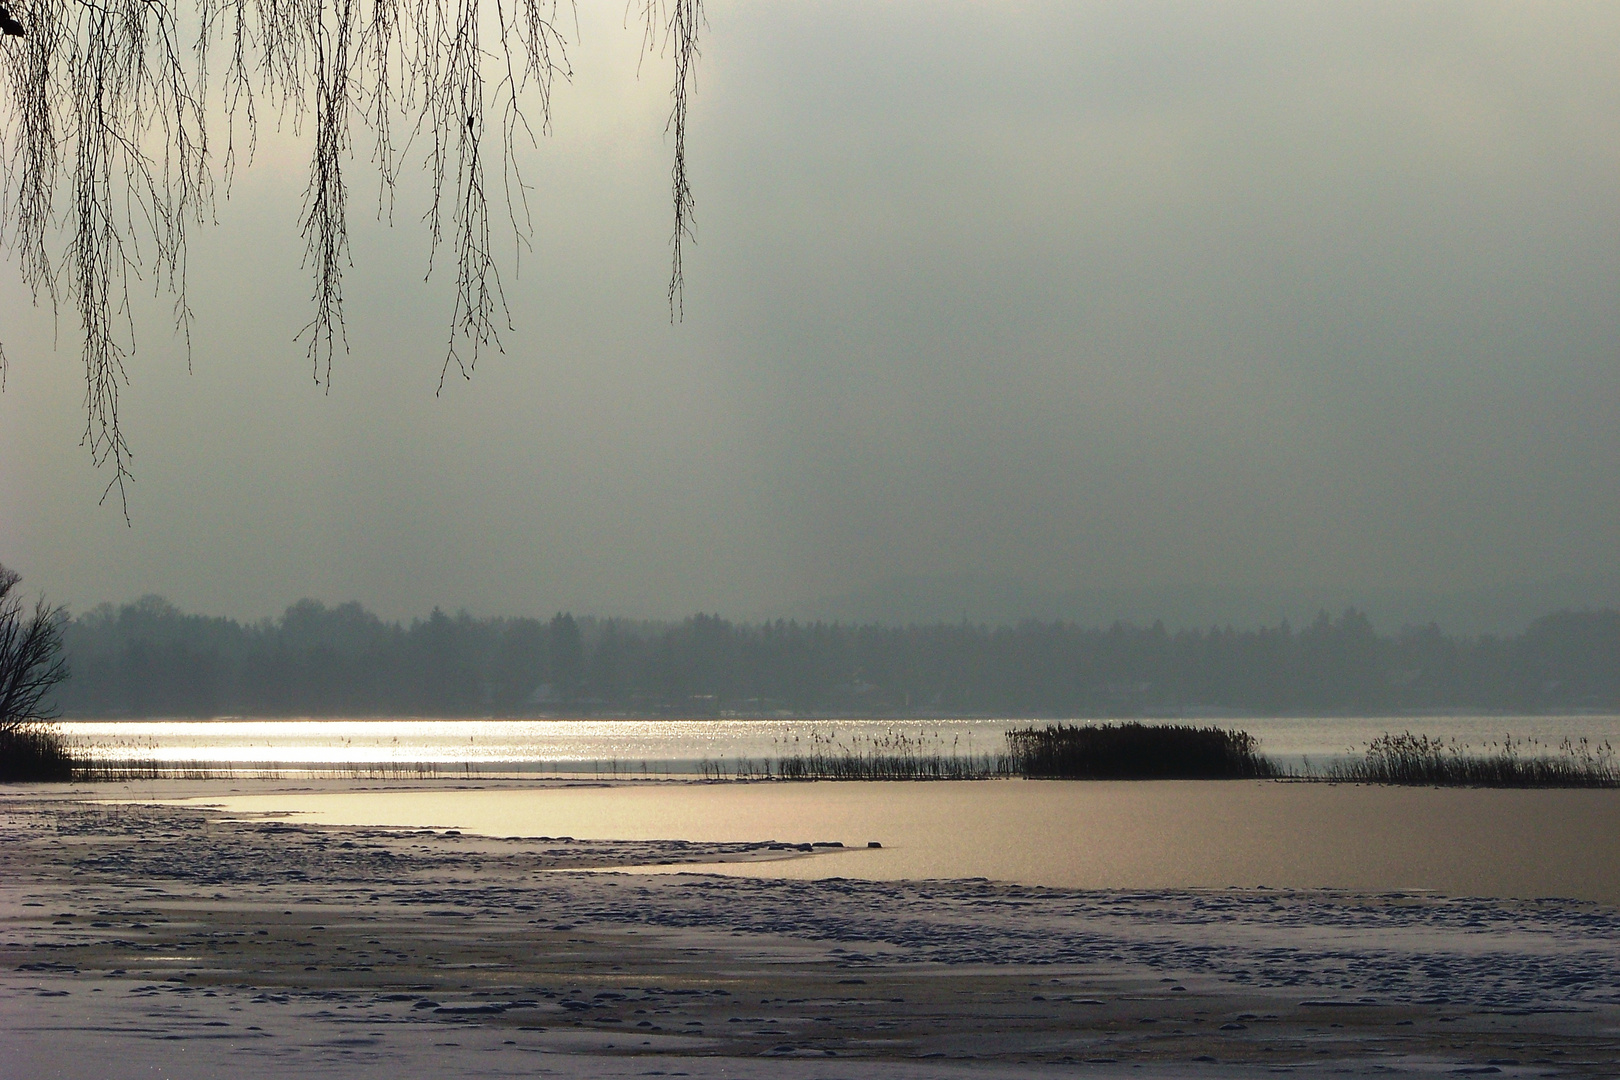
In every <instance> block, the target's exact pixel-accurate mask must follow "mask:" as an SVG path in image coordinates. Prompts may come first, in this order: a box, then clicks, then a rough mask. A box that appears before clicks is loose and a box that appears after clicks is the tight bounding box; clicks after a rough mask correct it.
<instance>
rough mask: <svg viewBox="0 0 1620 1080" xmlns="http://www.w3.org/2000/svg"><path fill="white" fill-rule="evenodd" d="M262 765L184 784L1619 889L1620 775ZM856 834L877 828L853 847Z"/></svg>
mask: <svg viewBox="0 0 1620 1080" xmlns="http://www.w3.org/2000/svg"><path fill="white" fill-rule="evenodd" d="M264 783H265V782H263V781H256V782H247V783H245V784H241V785H233V786H236V787H237V788H238V790H237V791H235V792H232V791H231V790H230V789H229V788H228V787H225V786H224V785H221V787H222V788H224V790H221V791H219V792H218V794H214V793H210V794H208V795H206V796H203V797H200V798H192V799H189V800H185V801H186V802H188V803H190V804H192V805H207V806H215V807H219V808H222V809H225V810H227V811H230V812H232V813H239V814H277V815H292V816H293V817H294V818H296V819H297V820H302V821H309V822H315V823H324V824H330V825H364V826H388V827H401V828H406V827H408V828H425V827H426V828H440V829H443V828H456V829H460V830H463V831H465V832H468V833H479V834H484V835H488V836H502V837H513V836H526V837H541V836H545V837H556V836H567V837H573V838H577V839H580V840H586V839H621V840H688V841H694V842H711V841H764V840H780V841H783V842H788V843H815V842H817V841H838V842H841V843H843V844H845V845H846V849H845V850H843V851H839V852H835V853H832V854H818V855H814V856H810V857H805V858H798V859H791V860H785V861H774V862H766V863H730V864H724V863H722V864H711V865H708V866H705V867H703V868H702V869H705V870H711V871H712V872H719V873H730V874H746V875H750V876H769V877H789V878H827V877H851V878H871V879H917V878H968V877H986V878H991V879H994V880H1000V881H1013V882H1021V883H1023V884H1026V885H1044V886H1061V887H1070V888H1087V889H1166V888H1217V889H1218V888H1227V887H1242V888H1253V887H1257V886H1263V887H1268V888H1275V889H1315V888H1330V889H1350V890H1357V891H1372V892H1390V891H1397V890H1398V891H1411V890H1433V891H1437V892H1440V893H1445V894H1450V895H1457V896H1493V897H1527V898H1530V897H1574V898H1578V899H1584V900H1594V901H1599V902H1602V903H1608V904H1615V903H1620V791H1613V790H1603V791H1590V790H1588V791H1547V790H1538V791H1526V790H1501V789H1491V790H1482V789H1457V788H1448V789H1435V788H1395V787H1368V786H1363V785H1352V784H1323V783H1300V782H1277V781H1138V782H1106V781H1090V782H1086V781H1039V780H987V781H960V782H942V783H831V782H824V783H780V782H776V783H717V784H706V783H693V782H670V781H664V782H658V781H652V782H645V781H630V782H618V783H583V782H575V783H562V782H559V781H555V780H553V781H544V782H532V781H531V782H527V783H525V782H522V781H504V782H496V783H486V784H481V785H480V784H462V783H460V782H445V781H441V782H438V783H437V784H430V785H410V786H409V787H407V788H401V787H399V786H394V785H383V786H377V787H373V788H372V789H371V790H353V785H352V784H351V785H345V784H334V783H331V782H326V783H321V782H314V783H311V784H310V785H308V786H305V787H303V788H301V789H295V788H293V787H291V786H290V785H286V784H282V785H274V786H277V787H279V788H280V790H275V791H268V790H265V786H264ZM137 787H138V785H137ZM256 791H257V792H261V793H255V792H256ZM871 841H877V842H879V843H881V844H882V848H881V849H869V848H867V847H866V846H865V845H866V844H868V843H869V842H871ZM681 869H685V870H691V869H694V868H693V867H691V866H687V867H684V868H681Z"/></svg>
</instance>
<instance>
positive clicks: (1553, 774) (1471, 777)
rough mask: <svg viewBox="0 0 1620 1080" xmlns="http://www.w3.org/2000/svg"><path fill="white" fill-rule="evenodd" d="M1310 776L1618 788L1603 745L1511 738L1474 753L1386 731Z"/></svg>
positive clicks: (1616, 771) (1618, 769)
mask: <svg viewBox="0 0 1620 1080" xmlns="http://www.w3.org/2000/svg"><path fill="white" fill-rule="evenodd" d="M1312 775H1313V776H1314V777H1317V778H1321V779H1326V780H1341V781H1352V782H1356V783H1367V784H1421V785H1431V786H1456V787H1524V788H1604V787H1620V766H1617V764H1616V761H1615V755H1614V749H1613V747H1611V746H1610V745H1609V744H1608V743H1606V742H1605V743H1601V744H1598V745H1593V744H1592V743H1591V742H1589V741H1588V740H1586V739H1578V740H1574V741H1571V740H1569V739H1565V740H1564V741H1563V742H1561V743H1559V744H1558V746H1557V747H1556V748H1548V747H1546V746H1543V745H1542V744H1540V743H1538V742H1535V741H1534V740H1529V741H1523V740H1521V741H1515V740H1514V739H1513V738H1512V737H1511V736H1509V737H1507V738H1505V739H1504V740H1503V741H1502V742H1501V743H1491V744H1488V745H1487V746H1486V748H1485V750H1484V752H1482V753H1481V752H1475V751H1474V750H1473V749H1472V748H1470V747H1468V746H1464V745H1461V744H1459V743H1457V742H1455V741H1450V740H1444V739H1433V738H1430V737H1429V736H1427V735H1414V734H1412V733H1411V732H1410V731H1406V732H1402V733H1401V734H1399V735H1392V734H1389V733H1387V732H1386V733H1385V734H1383V735H1381V736H1379V737H1378V738H1376V739H1374V740H1373V741H1372V744H1371V745H1370V746H1368V748H1367V752H1366V754H1364V755H1363V756H1362V757H1360V758H1356V759H1352V760H1350V761H1347V762H1338V763H1335V764H1333V765H1330V766H1328V767H1327V768H1325V769H1322V770H1320V771H1319V772H1314V773H1313V774H1312Z"/></svg>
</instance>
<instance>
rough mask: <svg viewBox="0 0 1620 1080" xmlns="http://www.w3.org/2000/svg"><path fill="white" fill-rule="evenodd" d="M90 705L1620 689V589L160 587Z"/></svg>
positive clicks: (563, 709) (957, 710) (1052, 711)
mask: <svg viewBox="0 0 1620 1080" xmlns="http://www.w3.org/2000/svg"><path fill="white" fill-rule="evenodd" d="M63 637H64V643H65V647H66V653H67V661H68V664H69V667H70V670H71V672H72V677H71V678H70V679H69V680H68V682H67V683H65V684H64V685H63V686H62V687H60V688H59V698H58V701H59V704H60V705H61V707H62V709H63V711H64V712H65V713H67V714H68V715H79V716H218V715H226V714H237V715H257V716H373V715H387V716H535V715H561V716H579V715H635V716H658V715H664V716H718V715H751V716H772V715H866V716H905V715H911V716H916V715H922V716H950V715H996V716H1064V717H1072V716H1143V715H1218V714H1221V713H1226V714H1234V713H1248V714H1293V715H1310V714H1325V713H1344V712H1357V713H1363V714H1385V715H1388V714H1401V713H1406V714H1410V713H1416V712H1426V711H1437V710H1469V711H1504V712H1505V711H1515V712H1551V711H1575V710H1580V711H1586V710H1603V711H1617V710H1620V610H1612V609H1611V610H1605V611H1562V612H1555V613H1552V614H1549V615H1545V616H1542V617H1541V618H1539V619H1536V620H1535V621H1534V622H1532V623H1530V624H1529V626H1528V627H1526V628H1524V629H1522V630H1520V631H1519V632H1518V633H1515V634H1512V635H1503V636H1492V635H1483V636H1478V637H1472V636H1462V635H1448V634H1446V633H1443V632H1442V631H1441V630H1440V629H1439V628H1438V627H1434V626H1429V627H1422V628H1410V629H1405V630H1401V631H1398V632H1395V633H1379V632H1378V631H1377V630H1376V629H1375V628H1374V626H1373V624H1372V622H1371V620H1369V619H1368V618H1367V617H1366V616H1365V615H1363V614H1362V613H1360V612H1358V611H1355V610H1345V611H1343V612H1341V613H1339V614H1338V615H1336V616H1331V617H1330V616H1329V615H1327V614H1326V613H1318V614H1317V615H1316V617H1315V618H1312V619H1310V620H1305V621H1301V622H1299V623H1283V622H1278V623H1274V624H1272V625H1269V626H1261V627H1257V628H1245V629H1195V630H1180V631H1171V630H1169V629H1167V628H1166V627H1165V625H1164V624H1163V623H1158V622H1155V623H1152V624H1149V625H1143V624H1140V623H1134V624H1131V623H1124V622H1115V623H1112V624H1110V625H1108V626H1107V627H1102V628H1099V627H1095V626H1087V625H1084V624H1079V623H1075V622H1065V621H1059V620H1034V619H1025V620H1022V621H1020V622H1019V623H1018V624H1017V625H1015V626H996V625H990V624H987V623H974V622H962V621H960V619H957V620H954V621H950V622H933V623H921V624H918V625H911V626H884V625H880V624H876V623H850V622H845V623H827V622H794V621H788V620H776V621H770V622H758V623H735V622H731V621H728V620H726V619H723V618H721V617H720V616H718V615H694V616H692V617H690V618H687V619H684V620H681V621H680V622H674V623H645V622H630V621H626V620H621V619H598V618H588V617H581V618H575V617H574V616H572V615H570V614H567V613H559V614H557V615H556V616H554V617H553V618H551V619H550V620H548V621H540V620H537V619H474V618H472V617H471V616H469V615H467V614H465V613H462V614H458V615H454V616H452V615H447V614H445V613H444V612H441V611H437V610H435V611H434V612H433V613H432V614H431V615H430V616H428V617H427V618H426V619H416V620H413V621H412V622H410V623H409V624H405V623H390V622H384V621H383V620H381V619H379V618H378V617H377V616H375V615H373V614H372V613H370V612H368V611H366V610H365V609H364V608H362V607H361V606H360V605H359V604H353V603H351V604H342V605H339V606H337V607H331V608H329V607H326V606H324V605H322V604H320V603H317V602H315V601H313V600H304V601H300V602H299V603H297V604H294V605H293V606H292V607H290V608H288V609H287V611H286V612H285V613H284V614H283V615H282V616H281V618H280V619H276V620H271V619H266V620H263V621H261V622H257V623H249V624H242V623H238V622H236V621H234V620H231V619H222V618H211V617H206V616H198V615H189V614H186V613H184V612H181V611H179V610H177V609H175V608H174V607H173V606H172V605H170V604H168V603H166V602H164V601H163V600H162V599H160V598H158V597H147V598H145V599H143V600H140V601H138V602H136V603H134V604H126V605H124V606H123V607H119V608H114V607H111V606H104V607H101V608H98V609H96V610H94V611H91V612H87V613H86V614H84V615H82V616H80V617H79V618H76V619H74V620H72V622H71V623H69V624H68V626H67V627H65V629H64V635H63Z"/></svg>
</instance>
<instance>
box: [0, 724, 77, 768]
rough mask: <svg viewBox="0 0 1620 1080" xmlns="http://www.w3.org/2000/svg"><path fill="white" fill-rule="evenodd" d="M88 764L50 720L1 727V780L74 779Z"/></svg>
mask: <svg viewBox="0 0 1620 1080" xmlns="http://www.w3.org/2000/svg"><path fill="white" fill-rule="evenodd" d="M84 764H85V762H84V759H82V758H80V757H79V756H78V755H77V754H76V753H75V752H74V749H73V747H72V746H71V745H69V743H68V741H67V740H66V739H65V738H63V737H62V733H61V732H59V731H57V730H56V728H54V727H52V726H51V725H50V724H19V725H16V726H14V727H7V728H0V781H11V782H16V781H57V780H72V779H73V778H74V776H75V774H76V773H77V771H78V770H79V768H81V767H82V766H83V765H84Z"/></svg>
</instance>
